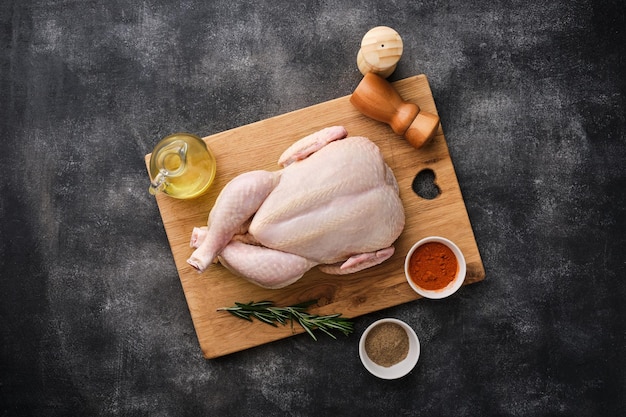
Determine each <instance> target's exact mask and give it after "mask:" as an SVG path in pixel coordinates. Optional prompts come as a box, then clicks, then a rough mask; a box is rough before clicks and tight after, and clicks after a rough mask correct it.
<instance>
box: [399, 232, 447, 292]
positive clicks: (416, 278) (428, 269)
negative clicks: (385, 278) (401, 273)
mask: <svg viewBox="0 0 626 417" xmlns="http://www.w3.org/2000/svg"><path fill="white" fill-rule="evenodd" d="M458 267H459V266H458V262H457V260H456V256H454V253H453V252H452V250H451V249H450V248H449V247H447V246H446V245H444V244H443V243H440V242H427V243H425V244H423V245H421V246H419V247H417V248H416V249H415V251H414V252H413V254H412V255H411V258H410V259H409V276H410V278H411V280H412V281H413V282H414V283H415V284H416V285H418V286H419V287H421V288H424V289H425V290H431V291H432V290H440V289H443V288H445V287H446V286H447V285H448V284H449V283H450V282H452V280H453V279H454V277H455V276H456V274H457V272H458Z"/></svg>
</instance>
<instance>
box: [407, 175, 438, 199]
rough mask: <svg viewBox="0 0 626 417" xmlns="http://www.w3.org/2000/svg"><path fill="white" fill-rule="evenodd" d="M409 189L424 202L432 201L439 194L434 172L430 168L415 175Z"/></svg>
mask: <svg viewBox="0 0 626 417" xmlns="http://www.w3.org/2000/svg"><path fill="white" fill-rule="evenodd" d="M411 188H412V189H413V192H414V193H415V194H417V195H418V196H420V197H422V198H424V199H426V200H433V199H435V198H437V196H439V194H441V190H440V189H439V187H438V186H437V183H436V182H435V172H434V171H433V170H432V169H430V168H426V169H423V170H421V171H420V172H418V173H417V175H415V178H413V183H412V184H411Z"/></svg>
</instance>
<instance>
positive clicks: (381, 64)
mask: <svg viewBox="0 0 626 417" xmlns="http://www.w3.org/2000/svg"><path fill="white" fill-rule="evenodd" d="M401 56H402V38H400V35H398V32H396V31H395V30H393V29H392V28H390V27H387V26H376V27H375V28H373V29H370V30H369V31H368V32H367V33H366V34H365V36H363V39H362V40H361V49H359V52H358V54H357V56H356V64H357V66H358V67H359V71H361V74H363V75H365V74H367V73H368V72H373V73H374V74H378V75H380V76H381V77H383V78H387V77H389V75H391V73H392V72H393V71H394V70H395V69H396V65H397V64H398V61H399V60H400V57H401Z"/></svg>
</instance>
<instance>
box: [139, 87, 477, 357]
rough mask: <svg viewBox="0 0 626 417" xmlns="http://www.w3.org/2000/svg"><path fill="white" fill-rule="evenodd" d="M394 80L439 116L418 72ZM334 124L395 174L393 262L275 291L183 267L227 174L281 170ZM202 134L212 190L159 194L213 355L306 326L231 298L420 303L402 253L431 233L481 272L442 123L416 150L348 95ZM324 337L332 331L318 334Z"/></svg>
mask: <svg viewBox="0 0 626 417" xmlns="http://www.w3.org/2000/svg"><path fill="white" fill-rule="evenodd" d="M393 85H394V87H395V88H396V89H397V90H398V92H399V93H400V94H401V96H402V98H403V99H404V100H406V101H409V102H413V103H416V104H417V105H419V106H420V108H422V110H424V111H428V112H431V113H437V109H436V106H435V102H434V99H433V97H432V93H431V90H430V86H429V84H428V80H427V78H426V76H424V75H417V76H413V77H410V78H406V79H403V80H400V81H397V82H395V83H393ZM332 125H343V126H345V127H346V129H347V130H348V134H349V135H354V136H357V135H358V136H367V137H369V138H370V139H371V140H372V141H374V142H375V143H376V144H377V145H378V146H379V147H380V149H381V151H382V153H383V155H384V158H385V160H386V162H387V164H388V165H389V166H390V167H391V168H392V170H393V171H394V173H395V175H396V178H397V180H398V184H399V187H400V197H401V199H402V201H403V203H404V208H405V212H406V226H405V229H404V231H403V232H402V234H401V235H400V237H399V238H398V240H397V241H396V243H395V245H394V246H395V248H396V252H395V254H394V255H393V257H392V258H391V259H389V260H387V261H386V262H384V263H383V264H381V265H378V266H376V267H373V268H370V269H367V270H365V271H361V272H359V273H356V274H353V275H348V276H333V275H326V274H323V273H321V272H319V271H317V269H313V270H311V271H309V272H308V273H306V274H305V276H304V277H303V278H301V279H300V280H299V281H298V282H296V283H295V284H292V285H290V286H288V287H286V288H283V289H279V290H267V289H263V288H260V287H257V286H255V285H253V284H251V283H248V282H247V281H245V280H244V279H241V278H238V277H236V276H233V275H232V274H231V273H230V272H228V271H227V270H226V269H225V268H223V267H222V266H221V265H219V264H216V265H211V266H210V267H209V268H208V269H207V270H206V271H205V272H204V273H202V274H199V273H198V272H197V271H196V270H194V269H193V268H192V267H191V266H189V265H188V264H187V263H186V260H187V258H188V257H189V255H190V254H191V252H192V248H190V247H189V240H190V236H191V231H192V229H193V227H194V226H203V225H206V220H207V217H208V214H209V211H210V210H211V207H212V206H213V202H214V201H215V199H216V197H217V195H218V194H219V192H220V191H221V190H222V188H223V187H224V185H225V184H226V183H227V182H228V181H229V180H231V179H232V178H233V177H235V176H236V175H238V174H241V173H243V172H246V171H250V170H254V169H265V170H277V169H279V166H278V165H277V160H278V157H279V156H280V154H281V153H282V152H283V151H284V150H285V149H286V148H287V147H288V146H289V145H290V144H292V143H293V142H294V141H296V140H298V139H300V138H302V137H304V136H306V135H308V134H310V133H312V132H314V131H316V130H319V129H321V128H324V127H327V126H332ZM204 140H205V141H206V143H207V144H208V146H209V147H210V148H211V150H212V151H213V153H214V154H215V157H216V160H217V175H216V178H215V181H214V183H213V185H212V186H211V188H210V190H209V191H208V193H207V194H205V195H203V196H201V197H199V198H196V199H194V200H176V199H173V198H171V197H168V196H166V195H163V194H160V195H157V196H156V201H157V204H158V207H159V210H160V213H161V216H162V219H163V225H164V227H165V231H166V234H167V238H168V241H169V244H170V246H171V249H172V254H173V256H174V261H175V263H176V268H177V270H178V273H179V276H180V280H181V283H182V287H183V291H184V293H185V297H186V300H187V303H188V306H189V311H190V313H191V317H192V320H193V324H194V327H195V330H196V333H197V336H198V340H199V342H200V347H201V349H202V352H203V355H204V357H205V358H216V357H219V356H223V355H226V354H229V353H233V352H237V351H240V350H243V349H247V348H251V347H254V346H258V345H262V344H264V343H268V342H271V341H274V340H278V339H281V338H285V337H288V336H291V335H294V334H298V333H302V332H303V330H302V329H300V328H299V326H297V325H296V326H294V328H291V327H290V326H284V327H282V326H281V327H277V328H274V327H271V326H268V325H266V324H262V323H259V322H256V321H255V322H253V323H250V322H247V321H244V320H240V319H237V318H235V317H233V316H231V315H230V314H228V313H226V312H220V311H217V309H218V308H219V307H225V306H231V305H233V304H234V302H235V301H240V302H248V301H261V300H272V301H274V302H275V303H276V304H278V305H291V304H295V303H299V302H302V301H307V300H310V299H317V300H318V302H317V305H315V306H313V307H311V308H310V311H311V312H313V313H317V314H331V313H342V314H343V315H344V316H346V317H356V316H360V315H364V314H367V313H371V312H374V311H378V310H381V309H385V308H388V307H392V306H396V305H398V304H402V303H406V302H411V301H415V300H417V299H418V298H420V297H419V296H418V295H417V294H415V293H414V292H413V290H412V289H411V288H410V287H409V285H408V283H407V282H406V279H405V277H404V269H403V268H404V257H405V255H406V253H407V252H408V250H409V249H410V247H411V246H412V245H413V243H415V242H416V241H417V240H419V239H421V238H423V237H426V236H431V235H438V236H443V237H446V238H448V239H450V240H452V241H454V242H455V243H456V244H457V245H458V246H459V247H460V248H461V250H462V252H463V253H464V255H465V258H466V261H467V276H466V280H465V284H470V283H474V282H477V281H480V280H482V279H483V278H484V277H485V270H484V267H483V263H482V260H481V257H480V253H479V250H478V247H477V245H476V241H475V239H474V233H473V231H472V227H471V224H470V221H469V218H468V215H467V211H466V208H465V203H464V201H463V197H462V194H461V190H460V188H459V184H458V181H457V178H456V174H455V171H454V166H453V163H452V160H451V158H450V154H449V152H448V147H447V144H446V140H445V137H444V134H443V129H442V127H441V126H440V127H439V130H438V132H437V134H436V136H435V138H434V139H433V140H432V141H431V142H430V143H429V144H427V145H426V146H425V147H423V148H422V149H419V150H417V149H415V148H413V147H412V146H411V145H409V144H408V143H407V142H406V141H405V140H404V139H402V137H400V136H398V135H396V134H395V133H393V132H392V130H391V128H390V127H389V126H388V125H386V124H384V123H380V122H377V121H374V120H371V119H369V118H367V117H365V116H363V115H362V114H361V113H359V112H358V111H357V110H356V109H355V108H354V107H353V106H352V105H351V104H350V102H349V96H345V97H341V98H337V99H334V100H331V101H327V102H324V103H321V104H318V105H314V106H311V107H307V108H304V109H301V110H297V111H294V112H290V113H287V114H283V115H280V116H276V117H272V118H270V119H266V120H262V121H259V122H255V123H252V124H249V125H245V126H241V127H238V128H235V129H231V130H228V131H225V132H221V133H218V134H214V135H211V136H208V137H205V138H204ZM149 158H150V155H146V163H148V162H149ZM424 169H430V170H432V171H433V172H434V174H435V183H436V184H437V186H438V187H439V189H440V194H439V195H438V196H437V197H436V198H434V199H425V198H422V197H420V196H418V195H417V194H416V193H415V192H414V191H413V189H412V183H413V180H414V178H415V176H416V175H417V174H418V173H419V172H421V171H422V170H424ZM461 291H462V289H461ZM320 337H326V336H324V335H322V334H320Z"/></svg>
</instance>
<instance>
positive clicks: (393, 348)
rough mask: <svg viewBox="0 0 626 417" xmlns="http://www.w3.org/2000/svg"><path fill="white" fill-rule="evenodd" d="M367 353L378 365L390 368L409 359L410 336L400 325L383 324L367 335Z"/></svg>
mask: <svg viewBox="0 0 626 417" xmlns="http://www.w3.org/2000/svg"><path fill="white" fill-rule="evenodd" d="M365 352H366V353H367V356H369V358H370V359H371V360H372V361H373V362H374V363H376V364H377V365H380V366H384V367H390V366H392V365H395V364H397V363H398V362H400V361H402V360H403V359H404V358H406V357H407V355H408V353H409V336H408V335H407V333H406V330H404V328H402V326H400V325H399V324H396V323H391V322H386V323H381V324H379V325H377V326H375V327H374V328H373V329H372V330H370V331H369V333H368V334H367V337H366V338H365Z"/></svg>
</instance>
